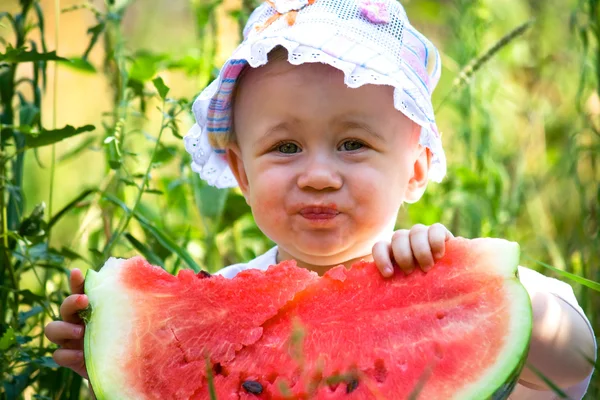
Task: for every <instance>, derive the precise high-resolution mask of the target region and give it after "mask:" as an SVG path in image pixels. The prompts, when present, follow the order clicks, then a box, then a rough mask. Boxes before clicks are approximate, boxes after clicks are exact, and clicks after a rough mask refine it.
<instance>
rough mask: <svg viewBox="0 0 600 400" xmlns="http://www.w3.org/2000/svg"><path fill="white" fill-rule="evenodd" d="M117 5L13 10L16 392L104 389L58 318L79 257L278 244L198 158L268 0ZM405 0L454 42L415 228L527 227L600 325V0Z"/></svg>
mask: <svg viewBox="0 0 600 400" xmlns="http://www.w3.org/2000/svg"><path fill="white" fill-rule="evenodd" d="M114 3H115V2H111V1H107V2H106V3H105V4H104V5H102V6H95V5H94V4H96V3H87V2H82V3H78V4H79V5H76V6H74V7H71V8H70V9H69V10H63V13H62V14H61V16H60V18H57V15H56V10H55V9H53V8H56V7H57V5H56V4H58V2H55V4H53V5H49V4H50V3H49V2H45V3H44V5H46V8H42V7H41V6H40V3H38V2H36V1H28V0H22V1H19V2H17V1H16V0H13V1H9V2H8V5H7V6H6V10H3V9H0V93H1V97H0V107H1V108H0V111H1V114H0V123H1V124H2V125H1V127H0V132H1V138H0V193H1V194H0V374H1V378H0V380H1V383H2V388H3V390H0V399H2V400H4V399H19V398H32V396H33V394H36V395H37V398H40V399H46V398H49V399H80V398H88V394H87V390H86V387H85V382H83V381H82V380H81V379H80V378H78V377H77V376H75V375H74V374H72V373H70V372H69V371H68V370H66V369H59V368H56V365H55V364H54V363H53V361H52V359H51V354H52V351H53V350H54V348H55V347H54V346H53V345H51V344H49V343H48V342H47V341H45V340H44V337H43V330H42V328H43V326H44V324H45V323H47V322H48V321H49V320H51V319H55V318H57V314H58V305H59V304H60V303H61V302H62V300H63V299H64V297H65V296H67V295H68V291H67V290H68V289H67V288H68V285H67V282H68V274H69V270H70V269H71V268H74V267H78V268H82V269H84V270H85V269H88V268H98V267H99V266H100V265H102V263H103V262H104V260H105V259H106V258H107V256H108V255H115V256H124V257H127V256H131V255H133V254H142V255H143V256H144V257H146V258H147V259H149V260H152V262H153V263H155V264H157V265H161V266H163V267H164V268H166V269H167V270H168V271H170V272H176V271H177V270H178V269H180V268H192V269H200V268H205V269H207V270H208V271H211V272H213V271H215V270H217V269H219V268H220V267H222V266H224V265H228V264H231V263H234V262H238V261H243V260H249V259H251V258H253V257H254V256H256V255H258V254H260V253H262V252H263V251H265V250H266V249H268V248H269V247H270V245H271V244H270V242H269V241H268V240H267V239H266V238H265V237H264V236H263V235H262V234H261V233H260V232H259V230H258V229H257V227H256V225H255V224H254V221H253V219H252V216H251V213H250V210H249V208H248V206H247V205H246V203H245V201H244V199H243V197H242V196H241V195H240V194H239V192H237V191H235V190H231V191H219V190H216V189H214V188H211V187H208V186H206V185H205V184H203V182H201V181H200V180H199V178H198V177H197V176H195V174H193V173H192V172H191V170H190V168H189V163H190V160H189V157H188V156H187V154H186V153H185V151H184V150H183V144H182V142H181V140H180V138H181V136H182V135H183V133H184V132H185V131H186V129H187V128H188V127H189V126H190V124H191V117H190V115H189V112H188V110H189V108H190V101H191V100H192V98H193V96H194V95H195V94H197V93H198V92H199V91H200V89H201V88H202V87H203V86H205V85H206V84H207V83H208V82H209V81H210V80H211V78H212V77H213V76H214V73H215V67H216V66H217V65H218V64H219V62H221V61H222V58H223V55H224V54H226V53H227V50H228V49H230V48H231V47H232V46H233V45H234V43H235V41H236V40H237V39H239V32H240V29H241V24H243V22H244V21H245V19H246V18H247V16H248V13H249V10H251V9H252V7H253V6H254V5H255V4H254V2H253V1H244V2H243V3H242V4H243V9H242V10H234V11H233V12H231V13H230V14H228V13H227V12H225V10H224V9H223V7H222V5H221V2H220V1H217V2H209V3H207V2H202V1H196V0H193V1H189V2H188V1H187V0H180V1H179V2H178V3H177V4H180V5H181V6H182V8H180V9H179V8H177V7H171V6H169V5H168V4H167V2H160V1H159V0H152V1H150V0H148V1H146V2H144V4H145V6H144V7H141V6H140V4H141V2H139V1H133V0H128V1H123V2H116V3H117V4H114ZM169 4H171V3H169ZM405 4H406V8H407V11H408V14H409V16H411V19H412V22H413V24H414V25H415V26H416V27H417V28H418V29H420V30H421V31H423V32H424V33H425V34H426V35H427V36H429V37H430V38H431V39H432V40H433V42H434V43H436V44H437V46H438V48H439V49H440V51H441V53H442V61H443V64H444V70H443V75H442V80H441V82H440V84H439V86H438V89H437V90H436V93H435V95H434V106H435V107H436V108H437V110H438V116H437V118H438V125H439V127H440V130H441V131H442V132H443V139H444V145H445V148H446V152H447V154H448V162H449V173H448V177H447V178H446V179H445V180H444V182H443V183H441V184H439V185H438V184H432V185H430V187H429V188H428V191H427V193H426V195H425V197H424V199H423V200H422V201H420V202H419V203H417V204H414V205H410V206H408V207H406V208H404V209H403V210H402V212H401V216H400V219H399V221H398V226H399V227H409V226H411V225H412V224H415V223H425V224H431V223H434V222H442V223H444V224H445V225H446V226H448V227H449V228H450V229H451V230H452V232H453V233H454V234H456V235H460V236H465V237H479V236H494V237H503V238H507V239H509V240H513V241H516V242H519V244H520V245H521V249H522V253H523V255H524V257H523V258H522V260H521V263H522V264H523V265H525V266H527V267H530V268H534V269H538V270H540V271H542V272H543V273H545V274H547V275H549V276H553V277H558V278H560V279H563V280H565V281H567V282H568V283H569V284H571V285H572V286H573V289H574V291H575V294H576V295H577V298H578V300H579V302H580V304H581V306H582V307H583V309H584V310H585V311H586V314H587V315H588V317H589V319H590V321H591V322H592V325H593V327H594V329H595V331H596V332H600V311H599V310H600V297H599V296H598V293H597V292H596V291H595V288H597V286H598V285H599V282H600V235H599V232H600V157H599V154H600V151H599V150H600V22H599V21H600V2H599V1H598V0H569V1H561V0H549V1H545V2H539V1H535V0H528V1H518V0H507V1H505V2H493V1H483V0H478V1H470V0H453V1H448V2H435V1H406V2H405ZM3 5H4V3H3ZM152 10H155V11H152ZM156 10H158V11H156ZM178 10H179V11H178ZM69 18H72V19H69ZM49 21H53V23H50V24H48V22H49ZM77 21H85V24H83V25H77V24H78V23H80V22H77ZM530 21H533V22H531V23H530ZM523 24H527V29H525V28H523V29H518V27H520V26H523ZM46 25H53V26H56V25H59V26H60V27H61V29H70V31H66V33H61V35H57V34H55V32H54V31H49V30H48V29H47V27H46ZM232 27H233V28H232ZM86 35H87V36H86ZM51 37H54V38H56V37H58V43H56V41H54V42H55V43H54V44H53V45H52V46H50V45H49V44H47V43H46V39H48V38H51ZM509 39H510V40H509ZM9 46H10V47H9ZM57 49H58V51H57V52H55V51H56V50H57ZM57 66H58V68H59V69H58V70H56V69H55V68H56V67H57ZM461 72H462V74H461ZM159 77H160V78H161V79H157V78H159ZM98 82H99V84H98ZM88 85H89V87H90V88H91V89H88V92H90V91H93V92H94V96H91V97H90V96H88V98H87V99H88V100H87V101H86V102H85V104H82V103H84V102H82V101H81V99H82V98H86V97H85V96H86V95H89V93H88V92H86V91H83V90H82V88H84V87H88ZM94 85H96V86H94ZM167 86H168V87H169V88H170V91H168V95H167V93H166V91H167V89H168V88H167ZM55 87H56V88H57V89H56V90H53V88H55ZM93 88H95V89H93ZM50 93H52V96H50ZM73 93H75V94H76V96H75V97H73ZM96 97H97V98H96ZM73 99H74V100H73ZM544 265H547V266H551V267H552V268H546V267H545V266H544ZM598 382H600V379H598V373H596V375H595V377H594V379H593V380H592V385H591V387H590V390H589V392H588V395H587V398H589V399H597V398H600V385H599V384H598Z"/></svg>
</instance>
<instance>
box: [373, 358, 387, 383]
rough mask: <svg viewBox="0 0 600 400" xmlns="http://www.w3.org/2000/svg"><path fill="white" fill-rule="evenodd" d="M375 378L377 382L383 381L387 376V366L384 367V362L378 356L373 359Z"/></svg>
mask: <svg viewBox="0 0 600 400" xmlns="http://www.w3.org/2000/svg"><path fill="white" fill-rule="evenodd" d="M374 367H375V380H376V381H377V382H379V383H383V382H385V378H387V368H386V367H385V362H384V361H383V360H382V359H381V358H378V359H377V360H376V361H375V365H374Z"/></svg>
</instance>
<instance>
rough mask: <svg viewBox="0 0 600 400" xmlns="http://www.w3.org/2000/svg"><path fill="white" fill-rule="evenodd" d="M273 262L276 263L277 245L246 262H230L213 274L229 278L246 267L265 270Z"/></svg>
mask: <svg viewBox="0 0 600 400" xmlns="http://www.w3.org/2000/svg"><path fill="white" fill-rule="evenodd" d="M274 264H277V246H275V247H273V248H271V249H270V250H268V251H267V252H266V253H264V254H261V255H260V256H258V257H256V258H255V259H253V260H250V261H249V262H247V263H239V264H232V265H230V266H228V267H225V268H223V269H221V270H219V271H218V272H216V274H215V275H221V276H224V277H225V278H228V279H231V278H233V277H234V276H236V275H237V274H239V273H240V272H242V271H245V270H247V269H260V270H262V271H265V270H266V269H267V268H269V266H270V265H274Z"/></svg>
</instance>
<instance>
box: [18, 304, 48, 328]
mask: <svg viewBox="0 0 600 400" xmlns="http://www.w3.org/2000/svg"><path fill="white" fill-rule="evenodd" d="M43 311H44V309H43V308H42V307H40V306H35V307H33V308H31V310H29V311H27V312H20V313H19V324H21V325H23V324H25V322H26V321H27V320H28V319H29V318H31V317H35V316H36V315H38V314H40V313H42V312H43Z"/></svg>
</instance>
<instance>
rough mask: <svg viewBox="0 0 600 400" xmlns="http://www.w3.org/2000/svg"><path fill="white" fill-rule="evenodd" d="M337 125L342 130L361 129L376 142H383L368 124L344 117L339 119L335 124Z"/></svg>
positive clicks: (381, 137)
mask: <svg viewBox="0 0 600 400" xmlns="http://www.w3.org/2000/svg"><path fill="white" fill-rule="evenodd" d="M337 124H339V125H340V126H341V127H343V128H344V129H354V128H358V129H362V130H364V131H365V132H367V133H368V134H369V135H371V136H373V137H374V138H375V139H377V140H382V141H383V140H385V139H384V138H383V136H381V135H380V134H379V133H377V132H376V131H375V130H373V129H372V128H371V127H370V126H369V125H368V124H366V123H364V122H360V121H356V120H354V119H349V118H348V117H345V118H341V119H340V120H339V121H338V122H337Z"/></svg>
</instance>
